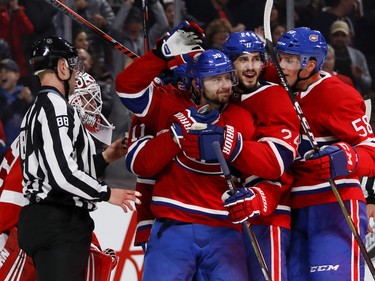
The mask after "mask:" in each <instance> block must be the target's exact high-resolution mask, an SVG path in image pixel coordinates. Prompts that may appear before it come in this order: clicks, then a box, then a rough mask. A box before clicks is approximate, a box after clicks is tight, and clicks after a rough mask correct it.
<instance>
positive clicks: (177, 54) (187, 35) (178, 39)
mask: <svg viewBox="0 0 375 281" xmlns="http://www.w3.org/2000/svg"><path fill="white" fill-rule="evenodd" d="M204 36H205V35H204V31H203V29H202V28H200V27H199V26H198V25H197V24H196V23H193V22H187V21H183V22H181V23H180V24H179V25H178V26H177V27H175V28H174V29H173V30H171V31H170V32H168V33H167V34H166V35H165V36H164V37H162V38H161V39H159V40H158V41H157V42H156V49H154V50H153V52H154V54H155V55H156V56H158V57H159V58H161V59H164V60H167V61H168V68H170V69H173V68H175V67H177V66H179V65H180V64H183V63H187V62H188V61H191V60H193V58H194V57H196V56H198V55H199V54H200V53H202V52H203V51H204V49H203V47H202V46H201V45H202V44H203V38H204Z"/></svg>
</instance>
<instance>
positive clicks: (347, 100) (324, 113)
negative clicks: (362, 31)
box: [291, 71, 375, 208]
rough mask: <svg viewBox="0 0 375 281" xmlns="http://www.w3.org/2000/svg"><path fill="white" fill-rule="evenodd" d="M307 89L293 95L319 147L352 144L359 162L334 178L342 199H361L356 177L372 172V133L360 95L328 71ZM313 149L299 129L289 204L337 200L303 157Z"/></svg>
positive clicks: (374, 147) (300, 205) (374, 152)
mask: <svg viewBox="0 0 375 281" xmlns="http://www.w3.org/2000/svg"><path fill="white" fill-rule="evenodd" d="M320 76H321V79H320V80H318V81H317V82H315V83H313V84H311V85H310V86H309V87H308V89H307V90H306V91H303V92H298V93H296V99H297V101H298V103H299V104H300V106H301V108H302V111H303V114H304V116H305V117H306V119H307V121H308V124H309V126H310V128H311V132H312V133H313V134H314V137H315V139H316V141H317V142H318V144H319V147H321V146H323V145H330V144H333V143H336V142H340V141H342V142H346V143H348V144H350V145H351V146H353V147H355V149H356V150H357V152H358V157H359V162H358V166H357V170H356V171H355V172H354V173H352V174H349V175H348V176H346V177H340V178H337V179H335V183H336V186H337V188H338V190H339V192H340V194H341V197H342V198H343V200H349V199H357V200H361V201H364V195H363V192H362V190H361V185H360V181H359V177H362V176H373V175H374V174H375V163H374V160H375V136H374V134H373V131H372V128H371V126H370V124H369V120H368V118H367V116H366V111H365V103H364V101H363V98H362V97H361V95H360V94H359V93H358V92H357V91H356V90H355V89H354V88H353V87H350V86H349V85H347V84H345V83H343V82H342V81H340V80H339V79H338V78H336V77H332V76H331V74H329V73H327V72H323V71H321V72H320ZM311 151H312V145H311V144H310V141H309V140H308V138H307V135H306V134H305V133H304V132H302V140H301V144H300V146H299V149H298V152H299V156H298V157H299V160H298V161H295V162H294V163H293V165H292V169H291V171H292V172H293V175H294V182H293V186H292V190H291V191H292V207H294V208H303V207H306V206H311V205H315V204H322V203H328V202H335V201H337V200H336V198H335V196H334V194H333V192H332V190H331V187H330V185H329V183H328V181H321V180H319V179H318V177H317V176H316V173H315V172H314V170H313V169H312V167H311V166H309V161H306V160H304V157H305V156H306V154H307V153H309V152H311Z"/></svg>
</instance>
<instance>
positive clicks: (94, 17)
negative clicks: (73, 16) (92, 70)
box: [73, 0, 115, 69]
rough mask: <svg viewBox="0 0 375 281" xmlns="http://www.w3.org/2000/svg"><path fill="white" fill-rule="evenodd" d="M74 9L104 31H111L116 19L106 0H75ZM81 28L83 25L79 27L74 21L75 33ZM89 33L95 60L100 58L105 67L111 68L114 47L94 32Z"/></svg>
mask: <svg viewBox="0 0 375 281" xmlns="http://www.w3.org/2000/svg"><path fill="white" fill-rule="evenodd" d="M74 10H76V11H77V13H78V14H79V15H80V16H82V17H83V18H85V19H86V20H88V21H89V22H91V23H92V24H93V25H95V26H96V27H98V28H99V29H101V30H103V31H104V32H108V31H109V28H110V26H111V25H112V23H113V20H114V19H115V14H114V12H113V10H112V8H111V6H110V5H109V3H108V1H106V0H75V1H74ZM80 28H81V27H78V26H77V24H76V23H73V33H75V31H76V30H77V29H80ZM87 34H88V37H89V41H90V46H91V47H92V50H91V52H92V55H93V57H94V60H96V59H97V60H99V61H100V63H101V64H102V66H103V67H105V68H107V69H111V65H112V47H111V46H110V45H109V44H107V43H106V42H104V41H103V40H102V39H101V38H100V37H99V36H97V35H96V34H95V33H94V32H92V31H88V32H87Z"/></svg>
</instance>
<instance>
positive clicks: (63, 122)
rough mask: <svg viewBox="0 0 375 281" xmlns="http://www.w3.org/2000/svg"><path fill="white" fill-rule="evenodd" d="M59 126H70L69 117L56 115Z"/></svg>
mask: <svg viewBox="0 0 375 281" xmlns="http://www.w3.org/2000/svg"><path fill="white" fill-rule="evenodd" d="M56 122H57V127H59V128H61V127H69V119H68V116H66V115H64V116H57V117H56Z"/></svg>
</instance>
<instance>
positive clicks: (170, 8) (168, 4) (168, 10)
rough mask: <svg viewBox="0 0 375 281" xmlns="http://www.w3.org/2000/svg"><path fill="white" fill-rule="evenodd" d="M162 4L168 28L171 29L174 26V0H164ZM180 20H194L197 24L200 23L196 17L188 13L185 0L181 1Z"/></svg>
mask: <svg viewBox="0 0 375 281" xmlns="http://www.w3.org/2000/svg"><path fill="white" fill-rule="evenodd" d="M163 6H164V12H165V16H166V17H167V20H168V24H169V28H170V29H172V28H173V27H174V26H175V24H174V18H175V4H174V0H164V1H163ZM181 20H186V21H189V22H195V23H197V24H198V25H202V24H201V23H200V22H199V21H198V20H197V19H196V18H194V17H193V16H192V15H190V14H189V13H188V10H187V9H186V4H185V1H181Z"/></svg>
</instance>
